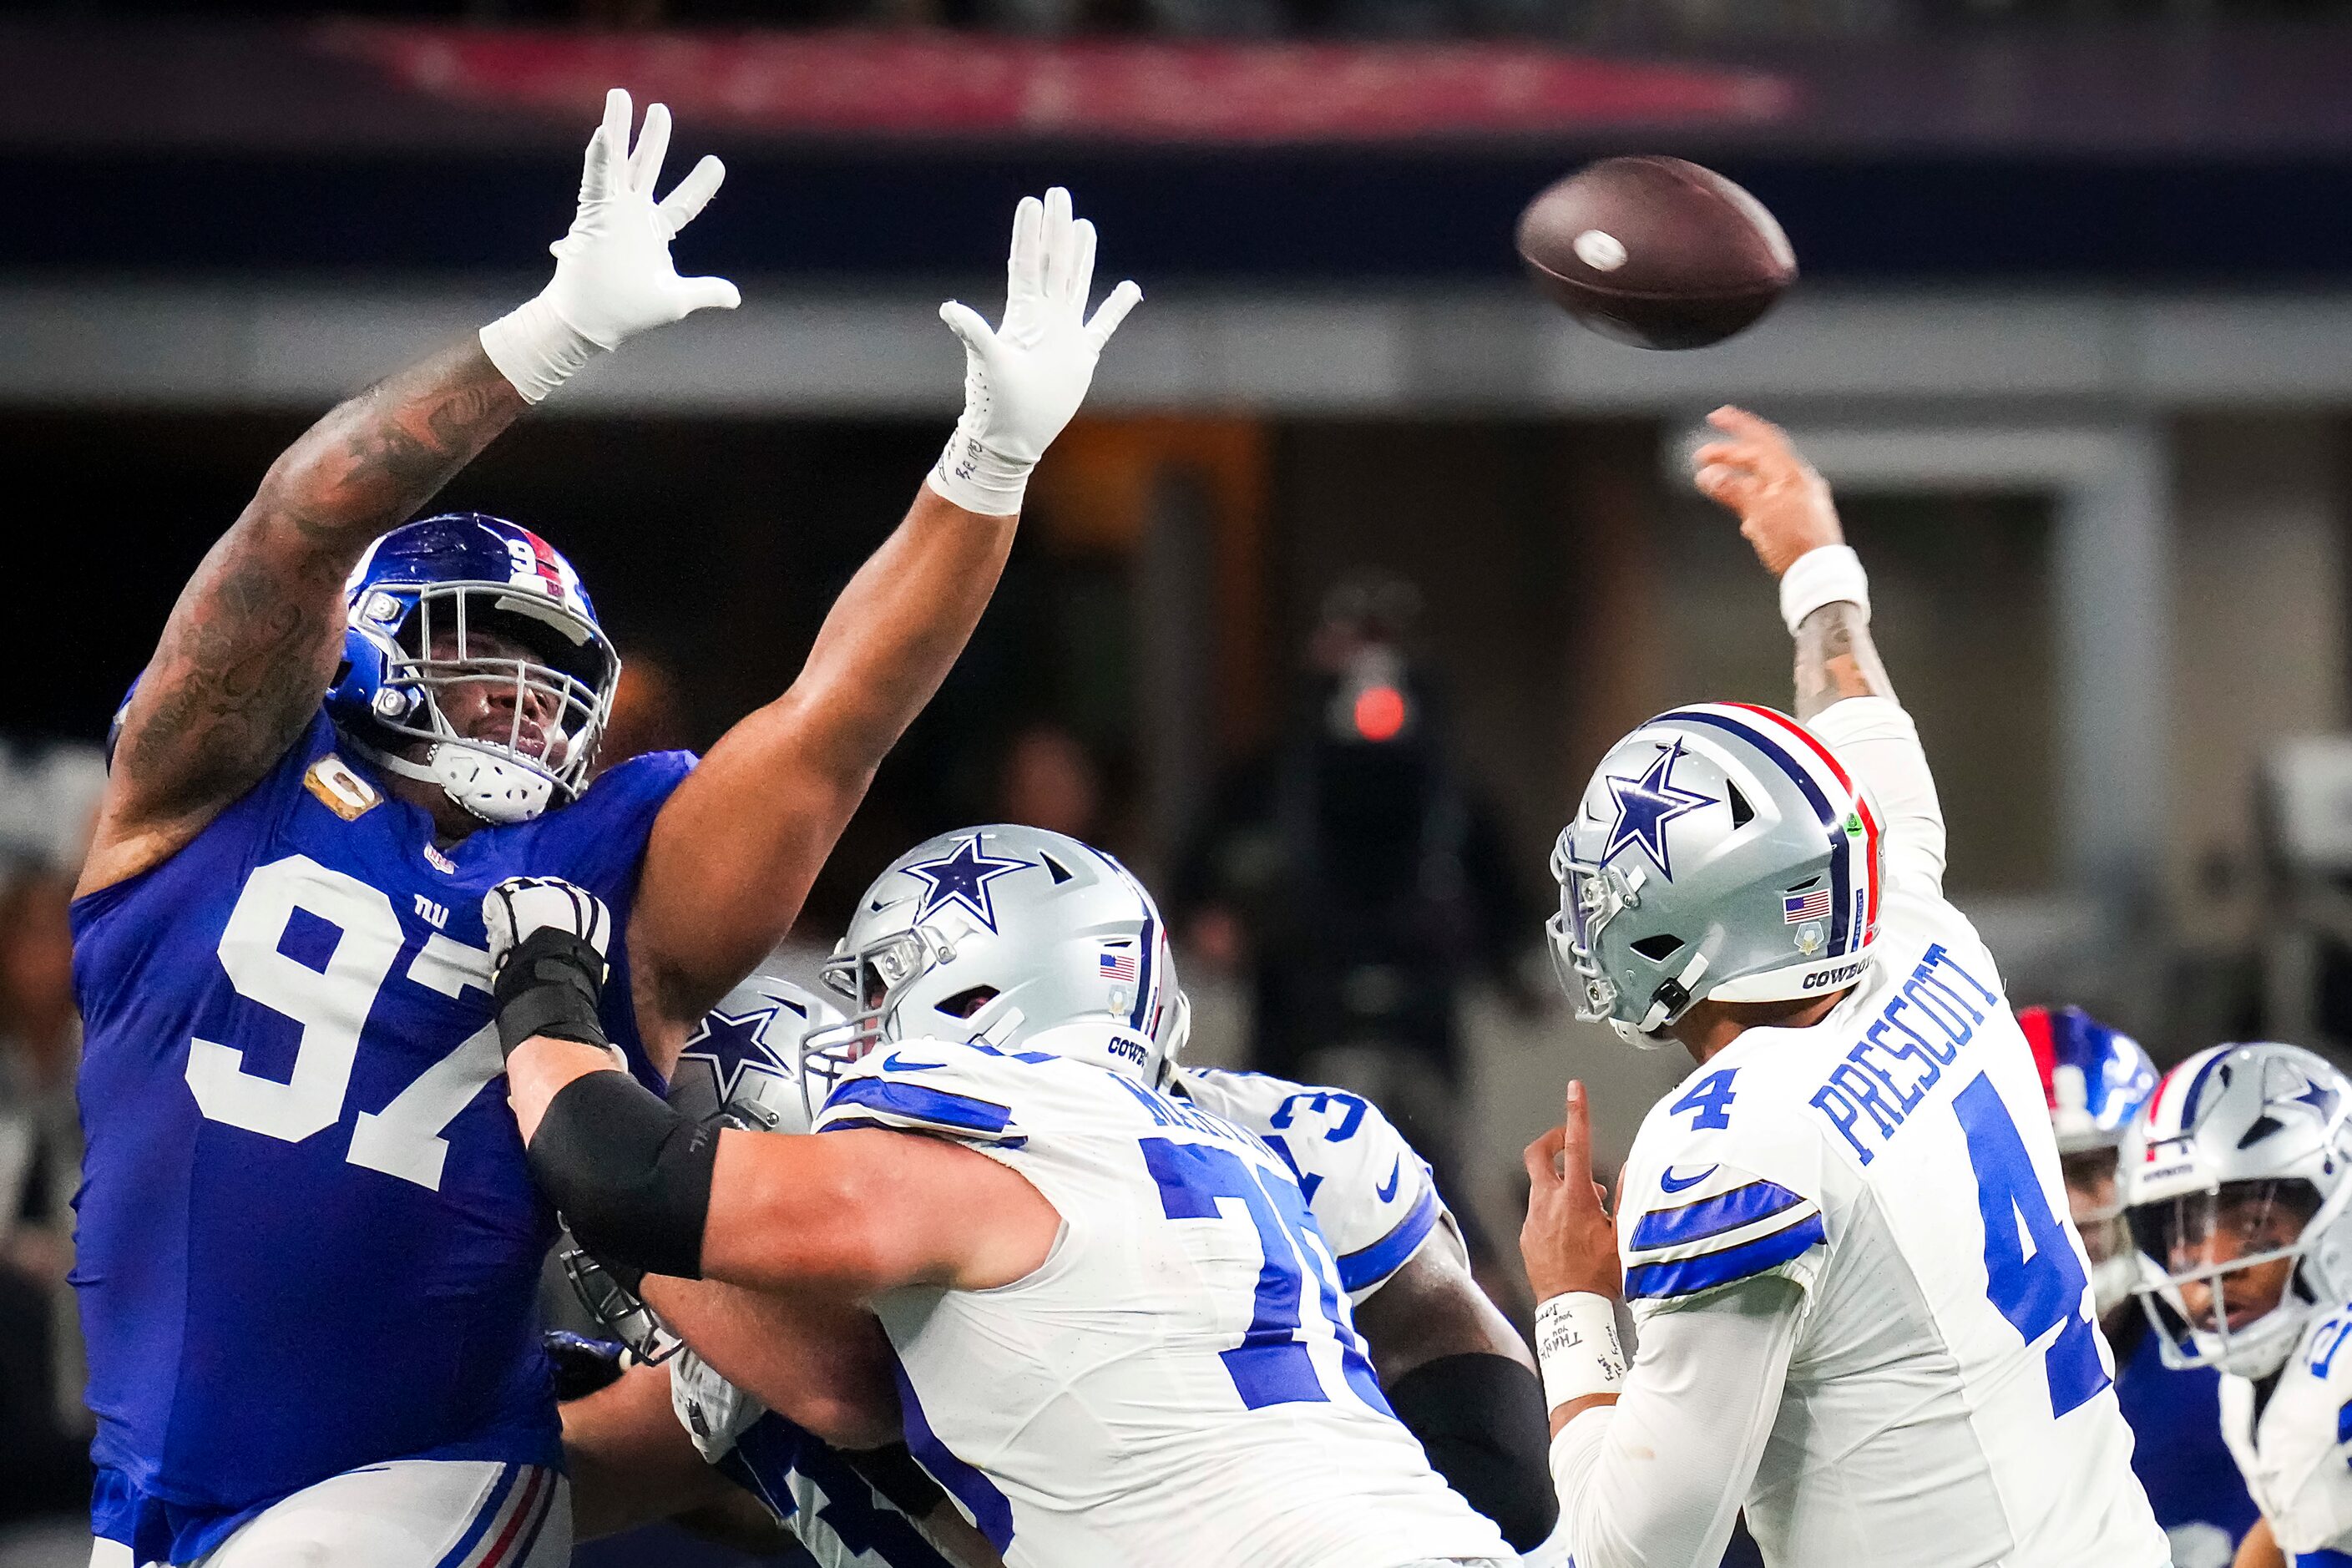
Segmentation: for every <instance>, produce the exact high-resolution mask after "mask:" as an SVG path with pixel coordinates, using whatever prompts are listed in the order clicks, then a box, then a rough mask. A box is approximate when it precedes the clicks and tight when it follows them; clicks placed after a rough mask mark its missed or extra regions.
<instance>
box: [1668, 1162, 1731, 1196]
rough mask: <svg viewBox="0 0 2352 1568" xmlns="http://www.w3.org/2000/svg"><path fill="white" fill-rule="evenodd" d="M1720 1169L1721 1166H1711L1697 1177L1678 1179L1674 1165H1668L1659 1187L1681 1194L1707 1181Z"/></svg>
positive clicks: (1681, 1177)
mask: <svg viewBox="0 0 2352 1568" xmlns="http://www.w3.org/2000/svg"><path fill="white" fill-rule="evenodd" d="M1720 1168H1721V1167H1719V1166H1716V1165H1709V1166H1708V1167H1707V1168H1706V1170H1704V1171H1701V1172H1700V1173H1698V1174H1697V1175H1696V1176H1680V1177H1678V1176H1676V1175H1675V1168H1674V1167H1673V1166H1672V1165H1668V1166H1667V1167H1666V1168H1665V1169H1664V1171H1662V1172H1660V1173H1659V1174H1658V1185H1659V1186H1661V1187H1663V1188H1664V1189H1665V1190H1666V1191H1667V1192H1670V1193H1679V1192H1682V1191H1684V1190H1685V1189H1686V1188H1690V1187H1695V1186H1696V1185H1698V1184H1700V1183H1701V1182H1704V1181H1706V1179H1707V1178H1708V1177H1709V1176H1712V1175H1714V1174H1715V1173H1716V1172H1717V1170H1718V1169H1720Z"/></svg>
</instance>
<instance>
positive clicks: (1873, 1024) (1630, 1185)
mask: <svg viewBox="0 0 2352 1568" xmlns="http://www.w3.org/2000/svg"><path fill="white" fill-rule="evenodd" d="M1813 729H1814V731H1816V732H1817V733H1818V734H1820V735H1821V736H1822V738H1823V739H1825V740H1828V741H1830V742H1832V744H1833V745H1835V746H1836V747H1837V758H1838V759H1839V760H1842V761H1843V763H1844V764H1845V765H1846V766H1849V767H1851V768H1853V771H1854V772H1855V773H1860V774H1861V775H1862V776H1863V781H1864V784H1867V785H1868V786H1870V788H1871V789H1872V791H1873V793H1874V795H1875V797H1876V798H1877V800H1878V801H1879V803H1880V805H1881V806H1882V808H1883V809H1884V810H1885V812H1886V815H1887V822H1886V826H1885V832H1886V836H1887V847H1886V887H1885V894H1884V900H1885V902H1884V908H1883V910H1880V911H1879V913H1880V917H1881V919H1880V927H1879V936H1878V941H1877V947H1876V962H1875V963H1874V965H1873V966H1872V967H1871V968H1870V969H1869V971H1868V972H1867V973H1866V974H1865V975H1864V979H1863V980H1862V981H1861V983H1860V984H1858V985H1857V986H1856V988H1855V990H1854V991H1853V993H1852V994H1850V995H1848V996H1847V997H1846V998H1845V999H1844V1000H1843V1002H1841V1003H1840V1004H1839V1005H1838V1006H1837V1007H1836V1008H1835V1010H1834V1011H1832V1013H1831V1014H1830V1015H1829V1016H1827V1017H1826V1018H1825V1019H1824V1020H1822V1022H1821V1023H1820V1024H1817V1025H1815V1026H1811V1027H1810V1028H1803V1029H1750V1030H1748V1032H1746V1033H1745V1034H1742V1035H1741V1036H1739V1037H1738V1038H1737V1039H1736V1040H1735V1041H1734V1042H1733V1043H1732V1044H1731V1046H1730V1047H1727V1049H1725V1050H1724V1051H1722V1052H1721V1053H1720V1054H1718V1055H1717V1056H1716V1057H1714V1058H1711V1059H1709V1060H1708V1061H1707V1062H1706V1063H1705V1064H1704V1065H1703V1066H1701V1067H1699V1068H1697V1069H1696V1070H1695V1071H1694V1072H1692V1073H1691V1074H1690V1076H1689V1077H1688V1078H1687V1079H1685V1081H1684V1082H1683V1084H1682V1085H1681V1086H1680V1088H1679V1089H1676V1090H1675V1093H1674V1094H1672V1095H1670V1096H1669V1097H1668V1098H1666V1099H1665V1100H1661V1101H1660V1102H1659V1103H1658V1105H1657V1106H1656V1107H1655V1108H1654V1109H1653V1110H1652V1111H1651V1112H1650V1114H1649V1116H1648V1118H1647V1119H1646V1120H1645V1121H1643V1125H1642V1130H1641V1132H1640V1134H1639V1136H1638V1137H1637V1138H1636V1139H1635V1141H1634V1144H1633V1152H1632V1154H1631V1156H1630V1157H1629V1159H1628V1160H1627V1162H1626V1164H1625V1169H1624V1172H1623V1174H1622V1185H1621V1190H1620V1197H1619V1205H1618V1236H1619V1246H1620V1249H1621V1252H1622V1260H1623V1263H1624V1268H1625V1294H1626V1299H1627V1300H1628V1302H1629V1303H1630V1305H1631V1307H1632V1310H1633V1316H1634V1320H1635V1322H1636V1325H1637V1345H1638V1340H1639V1337H1640V1336H1639V1333H1638V1328H1639V1326H1640V1325H1642V1324H1644V1323H1648V1322H1652V1321H1657V1319H1658V1318H1659V1317H1660V1315H1662V1314H1665V1313H1670V1312H1675V1311H1677V1310H1689V1309H1691V1308H1692V1307H1694V1306H1696V1305H1700V1304H1703V1303H1704V1302H1705V1301H1706V1300H1707V1299H1708V1296H1709V1293H1710V1292H1712V1291H1715V1290H1717V1289H1719V1288H1721V1287H1723V1286H1726V1285H1728V1284H1731V1283H1734V1282H1736V1281H1738V1280H1743V1279H1751V1278H1754V1277H1756V1276H1759V1275H1762V1274H1777V1275H1780V1276H1782V1277H1784V1278H1786V1279H1790V1280H1793V1281H1795V1282H1796V1284H1797V1285H1799V1286H1800V1287H1801V1289H1802V1292H1803V1297H1804V1300H1803V1304H1802V1306H1801V1308H1800V1309H1797V1310H1800V1311H1801V1323H1800V1325H1799V1327H1798V1328H1797V1330H1796V1332H1795V1338H1794V1349H1793V1352H1792V1353H1791V1356H1790V1364H1789V1369H1788V1376H1787V1382H1786V1386H1785V1388H1784V1391H1783V1393H1782V1394H1781V1397H1780V1406H1779V1409H1778V1411H1777V1414H1776V1413H1773V1412H1769V1411H1768V1412H1766V1413H1765V1415H1766V1418H1767V1419H1769V1422H1770V1428H1769V1436H1767V1437H1765V1438H1764V1440H1763V1443H1762V1449H1761V1458H1760V1461H1759V1464H1758V1467H1757V1468H1756V1471H1755V1476H1754V1480H1753V1482H1752V1484H1751V1486H1750V1488H1749V1489H1748V1495H1747V1498H1746V1510H1747V1517H1748V1526H1749V1529H1750V1530H1751V1531H1753V1533H1754V1535H1755V1537H1756V1539H1757V1542H1758V1543H1759V1546H1761V1547H1762V1549H1763V1552H1764V1556H1765V1559H1766V1560H1767V1561H1768V1562H1769V1563H1780V1564H1797V1563H1802V1564H1818V1563H1880V1564H1888V1565H1894V1564H1901V1563H1921V1564H1927V1563H1934V1564H1936V1565H1937V1568H1965V1565H1969V1564H1986V1565H1991V1564H2001V1565H2004V1568H2085V1565H2088V1564H2100V1565H2102V1568H2108V1565H2112V1568H2156V1565H2158V1564H2162V1563H2166V1562H2167V1561H2168V1552H2167V1548H2166V1543H2165V1538H2164V1534H2163V1532H2162V1531H2160V1530H2159V1529H2158V1527H2157V1524H2156V1521H2155V1519H2154V1517H2153V1515H2152V1514H2151V1513H2150V1511H2149V1509H2148V1504H2147V1498H2146V1497H2145V1495H2144V1494H2143V1493H2142V1492H2141V1490H2140V1488H2139V1485H2138V1483H2137V1480H2136V1479H2134V1478H2133V1475H2132V1472H2131V1468H2130V1458H2131V1447H2132V1440H2131V1434H2130V1432H2129V1431H2128V1429H2127V1428H2126V1426H2125V1425H2124V1421H2123V1418H2122V1416H2121V1415H2120V1414H2119V1412H2118V1410H2117V1407H2116V1396H2115V1394H2114V1392H2113V1389H2112V1387H2111V1384H2112V1382H2113V1372H2114V1368H2113V1365H2112V1363H2111V1361H2110V1358H2109V1355H2108V1352H2107V1348H2106V1344H2105V1341H2104V1339H2103V1338H2102V1337H2101V1335H2100V1334H2099V1332H2098V1330H2097V1328H2096V1326H2095V1320H2094V1317H2093V1311H2092V1300H2091V1290H2090V1280H2089V1270H2088V1266H2087V1264H2086V1262H2085V1260H2084V1254H2083V1248H2082V1243H2081V1241H2080V1239H2079V1238H2078V1237H2076V1236H2075V1234H2074V1227H2073V1226H2072V1225H2071V1223H2069V1221H2068V1219H2067V1217H2066V1215H2067V1207H2066V1193H2065V1188H2064V1186H2063V1183H2062V1181H2061V1179H2060V1175H2059V1166H2058V1151H2057V1146H2056V1143H2055V1142H2054V1140H2053V1137H2052V1134H2051V1131H2050V1122H2049V1117H2048V1113H2047V1111H2046V1109H2045V1107H2044V1102H2043V1099H2042V1089H2041V1084H2040V1080H2039V1079H2038V1078H2037V1076H2036V1073H2035V1069H2034V1065H2033V1058H2032V1052H2031V1049H2030V1048H2029V1047H2028V1046H2027V1044H2026V1042H2025V1039H2024V1037H2023V1036H2022V1034H2021V1032H2020V1031H2019V1029H2018V1026H2017V1024H2016V1021H2015V1019H2014V1018H2013V1017H2012V1016H2011V1012H2010V1007H2009V1004H2008V1001H2007V999H2006V998H2005V996H2004V995H2003V994H2002V987H2001V981H2000V975H1999V973H1998V972H1997V971H1996V969H1995V966H1994V964H1993V961H1992V956H1991V954H1990V952H1987V951H1986V950H1985V948H1984V946H1983V944H1982V943H1981V942H1979V940H1978V938H1977V934H1976V931H1975V929H1974V928H1973V927H1972V926H1971V925H1970V924H1969V921H1968V920H1967V918H1966V917H1965V916H1963V915H1961V914H1960V912H1959V911H1958V910H1956V909H1954V908H1953V907H1952V906H1951V905H1950V904H1949V903H1948V902H1947V901H1946V900H1944V897H1943V894H1942V869H1943V826H1942V821H1941V817H1940V816H1939V815H1938V814H1937V806H1936V803H1935V794H1934V785H1933V782H1932V780H1931V779H1930V778H1929V777H1928V775H1927V763H1926V760H1925V758H1924V756H1923V755H1922V754H1921V753H1920V752H1919V747H1918V741H1917V738H1916V731H1913V730H1912V728H1911V725H1910V721H1909V720H1908V719H1907V718H1906V717H1905V716H1904V715H1903V714H1902V712H1901V710H1899V709H1897V708H1895V706H1894V705H1893V704H1892V703H1887V702H1883V701H1875V700H1854V701H1848V702H1843V703H1840V704H1837V705H1835V706H1833V707H1832V708H1830V709H1829V710H1827V711H1826V712H1824V713H1823V714H1822V716H1821V717H1820V718H1819V719H1818V720H1817V721H1815V722H1814V725H1813ZM1789 743H1790V745H1791V747H1794V746H1796V745H1800V744H1802V743H1803V742H1802V740H1801V737H1794V736H1792V737H1791V738H1790V742H1789ZM1790 765H1791V766H1802V767H1806V768H1812V767H1818V766H1828V767H1832V768H1833V767H1835V766H1836V765H1837V762H1836V761H1834V760H1832V759H1831V758H1828V757H1825V756H1821V755H1818V754H1809V755H1806V756H1804V757H1802V758H1801V759H1792V761H1791V763H1790ZM1757 897H1758V898H1759V899H1768V898H1769V899H1777V895H1776V894H1774V893H1773V892H1770V891H1769V890H1768V891H1763V892H1759V894H1758V895H1757ZM1634 1375H1635V1376H1636V1377H1639V1376H1640V1371H1639V1363H1638V1348H1637V1364H1636V1371H1635V1373H1634ZM1722 1375H1724V1376H1725V1377H1736V1376H1738V1375H1740V1373H1738V1371H1737V1370H1736V1369H1730V1368H1726V1369H1723V1372H1722ZM1752 1451H1753V1450H1751V1452H1752Z"/></svg>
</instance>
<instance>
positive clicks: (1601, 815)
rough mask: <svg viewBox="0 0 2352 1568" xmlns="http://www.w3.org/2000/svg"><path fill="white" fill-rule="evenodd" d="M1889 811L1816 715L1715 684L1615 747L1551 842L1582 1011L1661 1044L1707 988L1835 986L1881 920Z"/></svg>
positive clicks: (1746, 998) (1559, 953)
mask: <svg viewBox="0 0 2352 1568" xmlns="http://www.w3.org/2000/svg"><path fill="white" fill-rule="evenodd" d="M1883 871H1884V867H1883V863H1882V853H1881V849H1880V834H1879V826H1878V814H1877V811H1876V808H1875V807H1874V805H1872V804H1871V801H1870V799H1869V797H1868V795H1866V794H1865V793H1864V791H1863V789H1862V788H1861V786H1860V785H1859V784H1856V783H1855V782H1854V781H1853V779H1852V778H1851V777H1850V776H1849V775H1848V774H1847V773H1846V771H1845V769H1844V767H1843V765H1842V764H1841V763H1839V762H1838V760H1837V758H1836V757H1835V756H1834V755H1832V753H1831V752H1830V749H1829V747H1828V746H1826V745H1825V744H1823V743H1822V742H1821V741H1820V740H1819V739H1818V738H1817V737H1816V736H1814V734H1813V733H1812V731H1810V730H1807V729H1806V728H1805V727H1804V726H1803V725H1802V724H1800V723H1799V722H1797V721H1796V720H1794V719H1791V718H1790V717H1789V716H1788V715H1787V714H1785V713H1780V712H1776V711H1774V710H1771V709H1769V708H1758V707H1753V706H1750V705H1748V704H1747V703H1739V702H1720V703H1717V702H1710V703H1702V704H1696V705H1694V706H1691V707H1687V708H1677V709H1675V710H1673V711H1671V712H1667V713H1661V714H1660V715H1658V717H1656V718H1654V719H1653V720H1651V721H1649V722H1648V723H1646V724H1643V726H1641V727H1640V728H1639V729H1637V730H1635V731H1633V733H1632V734H1630V735H1628V736H1626V737H1625V738H1624V739H1623V740H1622V741H1620V742H1617V744H1615V745H1614V746H1612V747H1611V748H1610V749H1609V754H1608V755H1607V756H1605V757H1603V758H1602V759H1601V765H1600V767H1598V768H1597V769H1595V770H1594V771H1593V774H1592V782H1591V784H1587V785H1586V786H1585V791H1584V799H1583V801H1582V803H1581V804H1580V805H1579V806H1578V808H1577V813H1576V816H1575V819H1574V820H1573V821H1571V822H1570V823H1569V825H1568V826H1567V827H1565V828H1563V829H1562V830H1561V831H1560V836H1559V843H1557V844H1556V845H1554V846H1553V847H1552V853H1551V873H1552V876H1553V878H1554V879H1556V880H1557V881H1558V882H1559V913H1558V914H1557V915H1554V916H1553V917H1552V918H1551V920H1550V921H1549V923H1548V924H1547V926H1546V927H1545V931H1546V933H1547V935H1548V936H1549V938H1550V948H1551V955H1552V966H1553V968H1554V970H1555V971H1556V972H1557V973H1558V974H1559V982H1560V984H1561V985H1562V986H1563V987H1564V988H1566V990H1567V992H1568V994H1569V995H1570V997H1572V998H1574V999H1575V1001H1576V1004H1577V1009H1576V1016H1578V1017H1579V1018H1581V1019H1585V1020H1587V1021H1595V1020H1606V1021H1607V1022H1608V1025H1609V1026H1610V1027H1611V1028H1612V1029H1613V1030H1615V1031H1616V1032H1617V1035H1618V1037H1619V1038H1621V1039H1623V1040H1627V1041H1630V1042H1632V1043H1633V1044H1635V1045H1642V1046H1652V1047H1654V1046H1656V1045H1659V1044H1662V1043H1663V1042H1664V1030H1665V1029H1666V1028H1667V1027H1668V1026H1670V1025H1672V1024H1673V1023H1674V1022H1675V1019H1677V1018H1679V1017H1681V1016H1683V1014H1684V1013H1685V1011H1687V1010H1688V1009H1689V1008H1690V1006H1691V1005H1693V1004H1694V1003H1696V1002H1699V1001H1701V1000H1704V999H1706V998H1708V997H1713V998H1715V999H1717V1000H1719V1001H1725V1002H1777V1001H1789V1000H1795V999H1798V998H1801V997H1806V996H1819V995H1826V994H1829V993H1831V992H1834V991H1838V990H1842V989H1843V988H1844V987H1845V986H1848V985H1851V984H1853V983H1854V982H1855V981H1856V980H1858V979H1860V978H1861V977H1862V975H1863V974H1864V972H1865V971H1866V970H1867V969H1868V967H1869V963H1870V954H1871V948H1872V944H1873V943H1874V942H1875V941H1876V939H1877V935H1878V901H1879V890H1880V885H1881V882H1882V879H1883Z"/></svg>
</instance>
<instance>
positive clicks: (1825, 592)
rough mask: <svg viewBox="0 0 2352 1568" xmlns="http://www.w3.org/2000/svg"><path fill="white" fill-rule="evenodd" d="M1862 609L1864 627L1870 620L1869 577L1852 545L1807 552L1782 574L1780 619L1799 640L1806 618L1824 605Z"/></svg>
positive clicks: (1831, 545) (1839, 545) (1827, 547)
mask: <svg viewBox="0 0 2352 1568" xmlns="http://www.w3.org/2000/svg"><path fill="white" fill-rule="evenodd" d="M1841 602H1843V603H1846V604H1853V605H1861V606H1862V618H1863V621H1864V624H1865V625H1867V624H1868V623H1869V620H1870V576H1869V574H1867V573H1865V572H1864V571H1863V569H1862V557H1861V556H1859V555H1856V554H1855V553H1854V552H1853V547H1852V546H1851V545H1845V544H1824V545H1822V546H1820V547H1819V548H1818V549H1813V550H1808V551H1806V552H1804V553H1803V554H1802V555H1800V556H1798V557H1797V559H1796V560H1795V561H1794V562H1792V563H1790V566H1789V569H1788V570H1787V571H1786V572H1783V573H1781V574H1780V619H1781V620H1782V621H1784V622H1786V623H1787V624H1788V627H1789V635H1790V636H1791V637H1794V636H1796V634H1797V628H1798V627H1799V626H1803V625H1804V624H1805V617H1806V616H1810V615H1811V614H1812V613H1813V612H1814V611H1815V610H1818V609H1820V608H1821V607H1822V605H1834V604H1838V603H1841Z"/></svg>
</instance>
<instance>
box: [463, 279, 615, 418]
mask: <svg viewBox="0 0 2352 1568" xmlns="http://www.w3.org/2000/svg"><path fill="white" fill-rule="evenodd" d="M481 339H482V352H483V353H486V354H488V356H489V359H490V363H492V364H494V365H496V366H498V367H499V374H500V375H503V376H505V377H506V378H507V379H508V380H509V381H510V382H512V383H513V384H514V389H515V390H516V391H517V392H520V393H521V394H522V396H523V401H524V402H526V403H538V402H541V401H543V400H544V399H545V398H546V396H547V395H548V394H549V393H551V392H553V391H554V390H555V389H556V388H557V387H559V386H562V384H564V383H565V382H567V381H569V380H571V379H572V376H573V375H574V374H577V373H578V372H579V370H580V367H581V366H583V365H584V364H586V363H588V362H589V361H590V360H592V359H593V358H595V357H596V356H597V355H598V354H600V353H604V352H605V351H604V344H602V343H600V342H597V341H596V340H595V339H593V338H591V337H589V336H587V335H586V334H585V333H583V332H580V331H574V330H573V329H572V327H571V326H570V325H569V324H567V323H566V322H565V321H564V320H563V318H562V316H559V315H557V314H556V313H555V307H554V306H552V305H551V304H549V303H548V302H547V298H546V296H545V295H541V296H540V297H539V298H537V299H534V300H527V301H525V302H524V303H523V304H522V305H521V306H520V307H519V308H517V309H515V310H509V311H508V312H507V313H506V314H505V315H503V316H500V317H499V319H498V320H497V321H492V322H491V323H490V324H489V325H488V326H487V327H484V328H483V329H482V331H481Z"/></svg>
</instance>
